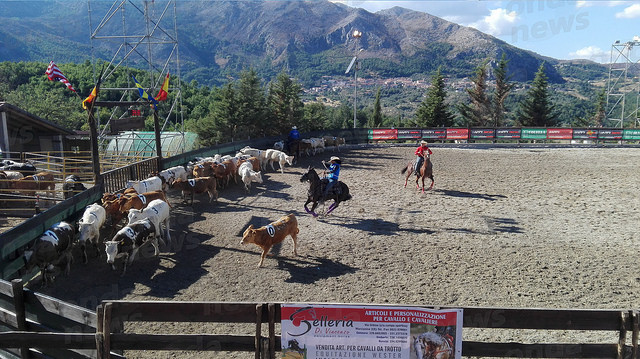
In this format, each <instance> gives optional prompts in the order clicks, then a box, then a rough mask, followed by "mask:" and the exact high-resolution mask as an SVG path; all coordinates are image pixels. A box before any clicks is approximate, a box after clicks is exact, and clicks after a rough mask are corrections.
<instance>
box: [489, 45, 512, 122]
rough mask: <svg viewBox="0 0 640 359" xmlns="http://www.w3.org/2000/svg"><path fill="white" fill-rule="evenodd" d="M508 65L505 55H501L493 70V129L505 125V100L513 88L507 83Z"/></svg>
mask: <svg viewBox="0 0 640 359" xmlns="http://www.w3.org/2000/svg"><path fill="white" fill-rule="evenodd" d="M508 63H509V61H507V58H506V55H505V54H504V53H503V54H502V57H501V58H500V62H498V66H496V68H495V69H494V70H493V73H494V75H495V78H496V89H495V91H494V93H493V111H491V122H492V125H493V126H495V127H500V126H504V124H505V112H506V110H505V109H506V108H505V100H506V99H507V96H509V93H510V92H511V90H512V89H513V86H514V84H513V83H511V82H509V77H508V76H507V64H508Z"/></svg>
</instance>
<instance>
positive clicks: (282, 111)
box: [267, 70, 304, 135]
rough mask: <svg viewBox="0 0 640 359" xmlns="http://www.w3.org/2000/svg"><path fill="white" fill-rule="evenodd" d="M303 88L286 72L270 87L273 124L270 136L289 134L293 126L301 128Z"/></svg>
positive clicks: (269, 131)
mask: <svg viewBox="0 0 640 359" xmlns="http://www.w3.org/2000/svg"><path fill="white" fill-rule="evenodd" d="M301 92H302V86H301V85H300V84H299V83H297V82H296V81H294V80H292V79H291V78H290V77H289V74H287V72H285V71H284V70H283V71H282V72H280V73H279V74H278V77H277V78H276V81H275V82H272V83H271V84H270V85H269V94H268V102H269V109H270V111H271V119H272V123H271V125H270V126H269V127H268V128H267V129H268V130H267V134H268V135H277V134H283V133H288V132H289V129H290V128H291V126H299V125H300V120H301V119H302V115H303V108H304V104H303V103H302V100H301V99H300V93H301Z"/></svg>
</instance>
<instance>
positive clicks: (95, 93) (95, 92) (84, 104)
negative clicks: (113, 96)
mask: <svg viewBox="0 0 640 359" xmlns="http://www.w3.org/2000/svg"><path fill="white" fill-rule="evenodd" d="M97 88H98V86H94V87H93V90H91V93H90V94H89V96H88V97H87V98H85V99H84V101H82V108H84V109H85V110H88V109H89V105H90V104H91V103H92V102H93V100H94V99H95V98H96V96H98V90H97Z"/></svg>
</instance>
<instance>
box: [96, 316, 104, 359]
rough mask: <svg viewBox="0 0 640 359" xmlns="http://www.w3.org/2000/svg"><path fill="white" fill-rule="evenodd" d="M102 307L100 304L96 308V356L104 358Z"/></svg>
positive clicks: (98, 358) (100, 358) (99, 358)
mask: <svg viewBox="0 0 640 359" xmlns="http://www.w3.org/2000/svg"><path fill="white" fill-rule="evenodd" d="M103 320H104V308H103V307H102V304H100V305H98V307H97V309H96V358H97V359H102V358H104V352H103V349H104V348H103V345H104V322H103Z"/></svg>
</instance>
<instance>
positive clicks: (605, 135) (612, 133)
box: [598, 128, 622, 140]
mask: <svg viewBox="0 0 640 359" xmlns="http://www.w3.org/2000/svg"><path fill="white" fill-rule="evenodd" d="M598 139H599V140H621V139H622V129H621V128H608V129H605V128H601V129H598Z"/></svg>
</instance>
